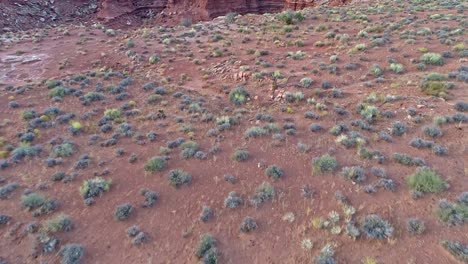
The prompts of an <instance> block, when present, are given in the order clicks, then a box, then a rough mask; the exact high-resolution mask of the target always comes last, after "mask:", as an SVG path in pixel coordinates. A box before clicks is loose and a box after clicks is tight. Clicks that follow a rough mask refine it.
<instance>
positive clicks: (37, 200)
mask: <svg viewBox="0 0 468 264" xmlns="http://www.w3.org/2000/svg"><path fill="white" fill-rule="evenodd" d="M45 202H46V199H45V198H44V196H42V195H40V194H38V193H34V192H33V193H29V194H25V195H23V196H21V205H22V206H23V207H24V208H27V209H28V210H32V209H36V208H38V207H41V206H42V205H43V204H44V203H45Z"/></svg>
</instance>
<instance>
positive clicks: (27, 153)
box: [11, 143, 42, 162]
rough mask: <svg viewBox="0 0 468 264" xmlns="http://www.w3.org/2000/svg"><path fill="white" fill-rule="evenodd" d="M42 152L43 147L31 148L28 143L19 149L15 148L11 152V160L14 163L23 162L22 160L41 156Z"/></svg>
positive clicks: (21, 145)
mask: <svg viewBox="0 0 468 264" xmlns="http://www.w3.org/2000/svg"><path fill="white" fill-rule="evenodd" d="M41 151H42V148H41V146H39V145H36V146H30V145H28V144H26V143H21V144H20V145H19V146H18V147H17V148H15V149H14V150H13V151H12V152H11V159H12V160H13V161H16V162H17V161H21V160H22V159H24V158H26V157H29V158H32V157H35V156H37V155H39V153H40V152H41Z"/></svg>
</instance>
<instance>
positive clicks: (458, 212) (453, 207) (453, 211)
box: [436, 199, 468, 226]
mask: <svg viewBox="0 0 468 264" xmlns="http://www.w3.org/2000/svg"><path fill="white" fill-rule="evenodd" d="M436 214H437V216H438V217H439V219H440V220H441V221H442V222H444V223H446V224H448V225H449V226H455V225H462V224H463V223H466V222H468V205H467V204H464V203H461V202H457V203H451V202H449V201H447V200H445V199H444V200H441V201H439V206H438V208H437V210H436Z"/></svg>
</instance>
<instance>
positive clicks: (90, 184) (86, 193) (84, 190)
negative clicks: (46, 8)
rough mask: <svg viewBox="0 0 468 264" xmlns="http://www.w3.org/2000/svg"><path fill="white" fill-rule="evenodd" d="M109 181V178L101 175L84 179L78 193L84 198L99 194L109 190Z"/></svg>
mask: <svg viewBox="0 0 468 264" xmlns="http://www.w3.org/2000/svg"><path fill="white" fill-rule="evenodd" d="M111 183H112V181H111V180H105V179H103V178H101V177H95V178H93V179H89V180H85V181H83V184H82V185H81V186H80V194H81V196H82V197H83V198H84V199H88V198H91V197H98V196H101V195H102V193H104V192H108V191H109V188H110V185H111Z"/></svg>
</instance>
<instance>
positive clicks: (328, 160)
mask: <svg viewBox="0 0 468 264" xmlns="http://www.w3.org/2000/svg"><path fill="white" fill-rule="evenodd" d="M312 167H313V173H314V174H320V173H330V172H333V171H335V170H336V168H337V167H338V162H337V161H336V159H335V158H334V157H332V156H330V155H329V154H325V155H322V156H320V157H318V158H315V159H314V160H313V161H312Z"/></svg>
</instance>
